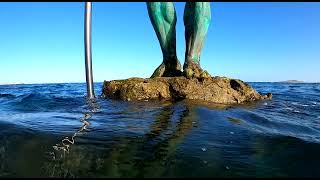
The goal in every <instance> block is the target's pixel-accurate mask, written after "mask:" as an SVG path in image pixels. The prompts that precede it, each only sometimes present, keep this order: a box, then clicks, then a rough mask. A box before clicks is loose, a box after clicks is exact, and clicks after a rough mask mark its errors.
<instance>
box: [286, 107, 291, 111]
mask: <svg viewBox="0 0 320 180" xmlns="http://www.w3.org/2000/svg"><path fill="white" fill-rule="evenodd" d="M284 109H286V110H290V111H292V110H293V109H292V108H289V107H286V108H284Z"/></svg>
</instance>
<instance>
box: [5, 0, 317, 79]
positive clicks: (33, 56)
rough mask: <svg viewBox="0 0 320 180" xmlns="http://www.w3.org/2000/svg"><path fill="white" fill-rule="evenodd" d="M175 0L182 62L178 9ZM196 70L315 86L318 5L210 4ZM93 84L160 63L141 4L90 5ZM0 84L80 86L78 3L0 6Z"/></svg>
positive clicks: (81, 53) (80, 13) (80, 7)
mask: <svg viewBox="0 0 320 180" xmlns="http://www.w3.org/2000/svg"><path fill="white" fill-rule="evenodd" d="M184 5H185V3H183V2H176V3H175V7H176V11H177V18H178V20H177V52H178V58H179V59H180V62H181V63H182V64H183V62H184V51H185V41H184V26H183V10H184ZM211 11H212V21H211V24H210V27H209V32H208V35H207V37H206V41H205V46H204V49H203V51H202V56H201V65H202V67H203V69H206V70H208V71H209V73H210V74H211V75H214V76H227V77H233V78H238V79H242V80H244V81H249V82H252V81H282V80H288V79H297V80H304V81H309V82H314V81H317V82H319V81H320V70H319V68H320V23H319V19H320V3H293V2H292V3H275V2H274V3H271V2H265V3H251V2H250V3H248V2H247V3H221V2H212V3H211ZM92 18H93V19H92V33H93V34H92V43H93V44H92V45H93V47H92V48H93V73H94V74H93V77H94V81H95V82H102V81H103V80H111V79H124V78H129V77H144V78H146V77H149V76H150V75H151V74H152V72H153V71H154V69H155V68H156V67H157V66H158V65H159V64H160V63H161V61H162V54H161V50H160V46H159V43H158V40H157V37H156V35H155V32H154V30H153V28H152V25H151V22H150V20H149V17H148V13H147V9H146V4H145V3H144V2H135V3H125V2H119V3H110V2H104V3H103V2H94V3H93V17H92ZM0 23H1V28H0V41H1V43H0V67H1V71H0V83H8V82H23V83H48V82H52V83H54V82H85V71H84V45H83V23H84V3H83V2H72V3H64V2H51V3H45V2H42V3H35V2H34V3H21V2H12V3H4V2H1V3H0Z"/></svg>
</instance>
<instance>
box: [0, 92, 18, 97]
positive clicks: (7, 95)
mask: <svg viewBox="0 0 320 180" xmlns="http://www.w3.org/2000/svg"><path fill="white" fill-rule="evenodd" d="M1 97H8V98H14V97H16V96H15V95H13V94H1V93H0V98H1Z"/></svg>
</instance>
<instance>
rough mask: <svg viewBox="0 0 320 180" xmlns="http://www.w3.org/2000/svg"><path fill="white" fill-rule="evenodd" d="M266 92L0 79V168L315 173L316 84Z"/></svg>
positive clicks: (17, 172)
mask: <svg viewBox="0 0 320 180" xmlns="http://www.w3.org/2000/svg"><path fill="white" fill-rule="evenodd" d="M249 84H250V85H251V86H253V87H254V88H256V90H257V91H258V92H259V93H262V94H266V93H268V92H271V93H272V94H273V99H272V100H267V101H260V102H255V103H248V104H244V105H235V106H225V105H218V104H210V103H205V102H192V101H179V102H168V101H142V102H131V101H130V102H124V101H120V100H112V99H105V98H103V96H101V93H102V83H95V85H94V87H95V94H96V96H97V98H96V99H94V100H87V99H86V84H85V83H78V84H77V83H65V84H32V85H23V84H22V85H1V86H0V177H320V167H319V162H320V155H319V154H320V84H312V83H308V84H304V83H301V84H290V83H249Z"/></svg>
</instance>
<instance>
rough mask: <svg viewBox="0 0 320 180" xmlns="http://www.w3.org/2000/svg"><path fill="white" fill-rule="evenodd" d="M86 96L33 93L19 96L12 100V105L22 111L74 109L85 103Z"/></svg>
mask: <svg viewBox="0 0 320 180" xmlns="http://www.w3.org/2000/svg"><path fill="white" fill-rule="evenodd" d="M84 101H85V98H84V97H83V98H78V97H63V96H60V97H59V96H56V95H48V94H40V93H31V94H27V95H21V96H18V97H17V98H16V99H15V100H14V101H12V102H11V107H12V108H13V109H15V110H20V111H54V110H57V109H74V108H77V107H79V106H82V105H83V104H84Z"/></svg>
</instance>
